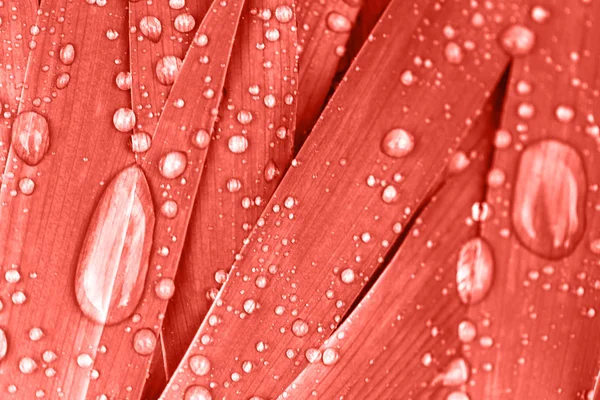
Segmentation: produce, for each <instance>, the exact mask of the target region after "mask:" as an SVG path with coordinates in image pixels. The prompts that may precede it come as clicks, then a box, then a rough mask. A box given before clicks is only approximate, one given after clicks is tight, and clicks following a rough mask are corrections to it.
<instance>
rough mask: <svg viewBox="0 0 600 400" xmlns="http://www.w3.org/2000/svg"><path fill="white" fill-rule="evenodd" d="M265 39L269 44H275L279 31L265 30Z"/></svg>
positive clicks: (273, 29)
mask: <svg viewBox="0 0 600 400" xmlns="http://www.w3.org/2000/svg"><path fill="white" fill-rule="evenodd" d="M265 37H266V38H267V40H268V41H269V42H276V41H277V40H279V31H278V30H277V29H275V28H270V29H267V31H266V32H265Z"/></svg>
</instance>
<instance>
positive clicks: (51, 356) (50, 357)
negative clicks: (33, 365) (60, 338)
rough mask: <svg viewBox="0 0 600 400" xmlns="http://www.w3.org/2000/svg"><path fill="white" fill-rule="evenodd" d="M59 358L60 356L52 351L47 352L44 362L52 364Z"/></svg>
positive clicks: (45, 352) (44, 354)
mask: <svg viewBox="0 0 600 400" xmlns="http://www.w3.org/2000/svg"><path fill="white" fill-rule="evenodd" d="M57 358H58V356H57V355H56V353H55V352H53V351H52V350H46V351H44V353H43V354H42V360H44V362H46V363H51V362H53V361H55V360H56V359H57Z"/></svg>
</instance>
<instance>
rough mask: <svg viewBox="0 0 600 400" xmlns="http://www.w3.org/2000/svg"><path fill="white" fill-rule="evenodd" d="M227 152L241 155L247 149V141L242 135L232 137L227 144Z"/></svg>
mask: <svg viewBox="0 0 600 400" xmlns="http://www.w3.org/2000/svg"><path fill="white" fill-rule="evenodd" d="M227 146H228V147H229V150H230V151H231V152H232V153H234V154H241V153H243V152H245V151H246V149H248V139H246V137H244V136H242V135H233V136H232V137H230V138H229V141H228V142H227Z"/></svg>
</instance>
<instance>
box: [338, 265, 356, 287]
mask: <svg viewBox="0 0 600 400" xmlns="http://www.w3.org/2000/svg"><path fill="white" fill-rule="evenodd" d="M340 277H341V278H342V282H344V283H345V284H347V285H349V284H351V283H352V282H354V278H355V274H354V270H353V269H352V268H346V269H345V270H343V271H342V274H341V275H340Z"/></svg>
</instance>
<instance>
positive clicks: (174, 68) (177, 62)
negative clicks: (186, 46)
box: [156, 56, 183, 85]
mask: <svg viewBox="0 0 600 400" xmlns="http://www.w3.org/2000/svg"><path fill="white" fill-rule="evenodd" d="M182 64H183V61H181V59H180V58H178V57H175V56H165V57H163V58H161V59H160V60H158V62H157V63H156V77H157V78H158V81H159V82H160V83H162V84H163V85H172V84H173V83H174V82H175V79H177V75H179V70H180V69H181V65H182Z"/></svg>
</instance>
